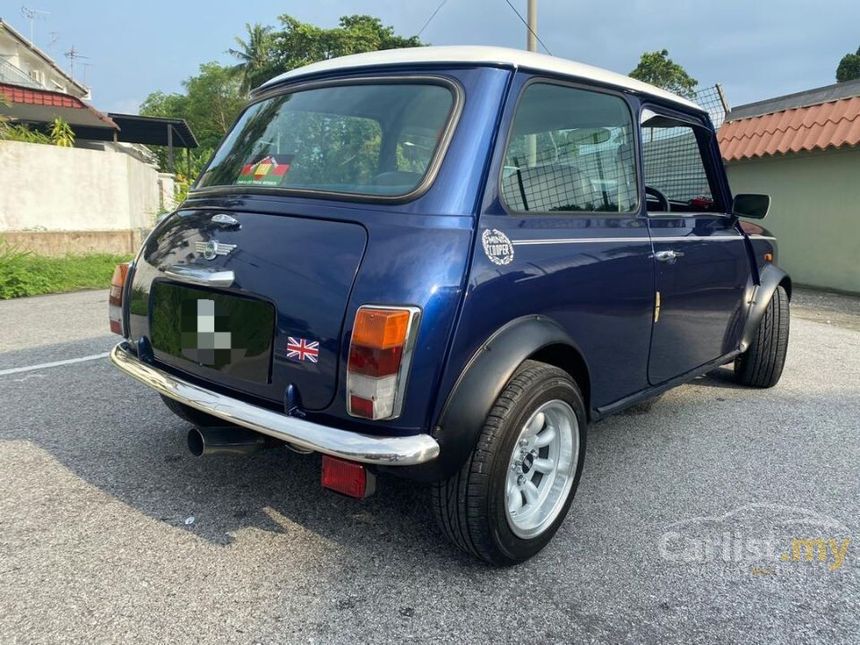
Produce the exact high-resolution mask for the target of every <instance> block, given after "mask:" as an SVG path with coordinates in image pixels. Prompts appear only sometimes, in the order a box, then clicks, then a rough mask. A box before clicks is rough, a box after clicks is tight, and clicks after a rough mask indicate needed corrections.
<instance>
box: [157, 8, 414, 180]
mask: <svg viewBox="0 0 860 645" xmlns="http://www.w3.org/2000/svg"><path fill="white" fill-rule="evenodd" d="M278 20H279V21H280V23H281V24H280V29H279V30H275V29H274V28H272V27H267V26H263V25H260V24H254V25H250V24H246V25H245V30H246V36H245V37H244V38H242V37H237V38H236V44H237V45H238V47H237V48H232V49H229V50H227V51H228V53H229V54H231V55H233V56H235V57H236V58H237V59H238V60H239V63H238V64H236V65H233V66H229V67H228V66H224V65H220V64H218V63H215V62H212V63H204V64H203V65H201V66H200V71H199V72H198V74H196V75H195V76H192V77H191V78H189V79H187V80H186V81H185V82H184V83H183V86H184V88H185V92H184V93H177V92H173V93H169V94H168V93H165V92H161V91H156V92H152V93H151V94H150V95H149V96H147V97H146V100H144V102H143V103H142V104H141V106H140V113H141V114H142V115H144V116H160V117H172V118H179V119H185V120H186V121H187V122H188V125H189V126H191V130H192V131H193V132H194V135H195V136H196V137H197V141H198V142H199V143H200V147H199V148H197V149H196V150H194V151H193V152H192V153H191V173H192V174H193V175H196V174H197V173H198V172H199V171H200V169H201V168H202V166H203V165H204V163H205V162H206V160H208V158H209V157H210V156H211V155H212V151H213V150H214V148H215V147H217V145H218V143H219V142H220V141H221V139H222V138H223V137H224V135H225V134H226V133H227V131H228V130H229V129H230V126H231V125H232V124H233V122H234V121H235V119H236V117H237V116H238V115H239V113H240V112H241V111H242V108H243V106H244V105H245V103H246V100H247V94H248V91H249V89H251V88H253V87H256V86H258V85H260V84H262V83H264V82H265V81H267V80H269V79H270V78H272V77H273V76H276V75H277V74H280V73H282V72H286V71H288V70H291V69H294V68H296V67H301V66H302V65H308V64H310V63H314V62H317V61H320V60H325V59H327V58H334V57H336V56H345V55H347V54H356V53H360V52H367V51H375V50H378V49H392V48H395V47H418V46H420V45H422V44H423V43H422V42H421V41H420V40H419V39H418V37H417V36H411V37H408V38H407V37H404V36H398V35H397V34H395V33H394V28H393V27H390V26H385V25H383V24H382V21H380V20H379V18H374V17H373V16H363V15H355V16H343V17H342V18H341V19H340V21H339V22H338V26H337V27H334V28H331V29H323V28H321V27H317V26H315V25H311V24H309V23H304V22H301V21H299V20H296V19H295V18H293V17H292V16H288V15H283V16H280V18H279V19H278ZM156 155H157V156H158V159H159V166H160V167H161V168H162V169H166V167H167V153H166V151H165V150H164V149H156Z"/></svg>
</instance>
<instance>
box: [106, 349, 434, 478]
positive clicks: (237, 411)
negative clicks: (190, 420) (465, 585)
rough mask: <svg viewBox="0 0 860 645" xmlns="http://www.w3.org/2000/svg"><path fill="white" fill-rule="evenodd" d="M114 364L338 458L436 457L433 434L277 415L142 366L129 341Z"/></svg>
mask: <svg viewBox="0 0 860 645" xmlns="http://www.w3.org/2000/svg"><path fill="white" fill-rule="evenodd" d="M110 359H111V362H112V363H113V364H114V365H116V366H117V367H118V368H119V369H121V370H122V371H123V372H125V373H126V374H128V375H130V376H132V377H134V378H136V379H137V380H138V381H140V382H142V383H144V384H146V385H148V386H149V387H151V388H152V389H154V390H155V391H156V392H158V393H160V394H164V395H165V396H169V397H170V398H171V399H175V400H177V401H179V402H180V403H184V404H185V405H188V406H191V407H192V408H196V409H198V410H201V411H202V412H205V413H207V414H211V415H212V416H214V417H218V418H219V419H223V420H224V421H227V422H228V423H232V424H235V425H238V426H242V427H244V428H248V429H250V430H255V431H256V432H259V433H261V434H265V435H269V436H270V437H275V438H276V439H281V440H282V441H287V442H289V443H291V444H294V445H296V446H299V447H301V448H306V449H308V450H313V451H316V452H322V453H325V454H327V455H332V456H334V457H340V458H342V459H349V460H350V461H360V462H363V463H368V464H380V465H386V466H413V465H416V464H423V463H425V462H427V461H430V460H432V459H435V458H436V457H437V456H438V455H439V444H438V443H437V442H436V440H435V439H434V438H433V437H431V436H430V435H428V434H418V435H410V436H406V437H379V436H374V435H367V434H360V433H358V432H350V431H348V430H339V429H337V428H330V427H328V426H323V425H320V424H318V423H311V422H310V421H305V420H304V419H299V418H297V417H289V416H287V415H285V414H279V413H277V412H272V411H271V410H267V409H266V408H261V407H258V406H255V405H251V404H249V403H245V402H244V401H240V400H239V399H234V398H232V397H229V396H224V395H223V394H218V393H217V392H213V391H211V390H207V389H205V388H202V387H200V386H198V385H194V384H193V383H189V382H188V381H184V380H182V379H180V378H177V377H175V376H173V375H171V374H168V373H167V372H164V371H162V370H160V369H158V368H156V367H153V366H152V365H148V364H147V363H144V362H142V361H141V360H140V359H138V358H137V356H135V355H134V354H133V353H132V352H131V351H130V350H129V346H128V343H127V342H125V341H124V342H122V343H120V344H118V345H117V346H116V347H114V348H113V350H112V351H111V353H110Z"/></svg>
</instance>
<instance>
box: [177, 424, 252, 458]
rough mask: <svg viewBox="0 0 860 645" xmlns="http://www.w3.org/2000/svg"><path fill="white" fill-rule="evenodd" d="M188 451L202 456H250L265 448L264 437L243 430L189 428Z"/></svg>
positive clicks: (232, 428) (230, 428) (233, 428)
mask: <svg viewBox="0 0 860 645" xmlns="http://www.w3.org/2000/svg"><path fill="white" fill-rule="evenodd" d="M187 443H188V451H189V452H190V453H191V454H192V455H194V456H195V457H200V456H202V455H250V454H253V453H255V452H259V451H260V450H262V449H263V448H265V447H266V445H267V442H266V437H264V436H263V435H261V434H259V433H257V432H253V431H252V430H245V429H244V428H236V427H227V428H196V427H195V428H191V429H190V430H189V431H188V437H187Z"/></svg>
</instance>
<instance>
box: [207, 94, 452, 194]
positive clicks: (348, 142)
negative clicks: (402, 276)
mask: <svg viewBox="0 0 860 645" xmlns="http://www.w3.org/2000/svg"><path fill="white" fill-rule="evenodd" d="M453 105H454V94H453V92H452V90H450V89H449V88H448V87H446V86H443V85H438V84H431V83H429V82H426V83H399V82H398V83H384V82H378V83H362V84H356V85H343V84H339V85H335V86H328V87H320V88H316V89H307V90H302V91H296V92H292V93H288V94H281V95H277V96H273V97H271V98H268V99H265V100H262V101H259V102H257V103H254V104H253V105H251V106H250V107H249V108H248V109H247V110H245V112H244V113H243V114H242V116H241V117H240V118H239V120H238V122H237V123H236V125H235V126H234V127H233V129H232V130H231V132H230V133H229V134H228V135H227V138H226V139H225V140H224V142H223V143H222V144H221V147H220V148H219V149H218V151H217V152H216V153H215V156H214V157H213V158H212V161H211V162H210V164H209V166H208V168H207V169H206V171H205V172H204V173H203V175H202V176H201V177H200V180H199V181H198V182H197V185H196V188H198V189H199V188H210V187H213V186H255V187H267V188H284V189H293V190H310V191H321V192H334V193H352V194H356V193H358V194H363V195H371V196H373V195H379V196H399V195H406V194H408V193H411V192H412V191H414V190H415V189H416V188H418V186H419V185H420V184H421V182H422V180H423V179H424V176H425V175H426V174H427V172H428V169H429V168H430V167H431V166H432V164H433V162H434V159H435V157H436V155H437V154H438V153H439V150H438V148H439V147H440V145H439V144H440V141H441V140H442V138H443V134H444V133H445V130H446V128H447V125H448V121H449V119H450V116H451V112H452V108H453Z"/></svg>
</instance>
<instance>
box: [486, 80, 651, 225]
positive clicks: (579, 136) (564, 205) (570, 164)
mask: <svg viewBox="0 0 860 645" xmlns="http://www.w3.org/2000/svg"><path fill="white" fill-rule="evenodd" d="M632 132H633V127H632V120H631V116H630V112H629V109H628V108H627V105H626V103H625V102H624V101H623V100H622V99H621V98H619V97H616V96H611V95H608V94H600V93H597V92H589V91H586V90H580V89H575V88H570V87H565V86H561V85H550V84H547V83H535V84H533V85H530V86H529V87H528V88H527V89H526V91H525V93H524V94H523V96H522V99H521V100H520V103H519V106H518V108H517V114H516V115H515V117H514V123H513V126H512V131H511V137H510V140H509V142H508V149H507V151H506V155H505V168H504V171H503V175H502V182H501V193H502V197H503V199H504V200H505V202H506V204H507V205H508V207H509V208H511V209H513V210H517V211H536V212H565V211H571V212H578V211H587V212H589V211H601V212H630V211H632V210H634V209H635V207H636V204H637V188H636V165H635V159H634V153H633V140H632V137H633V134H632Z"/></svg>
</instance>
